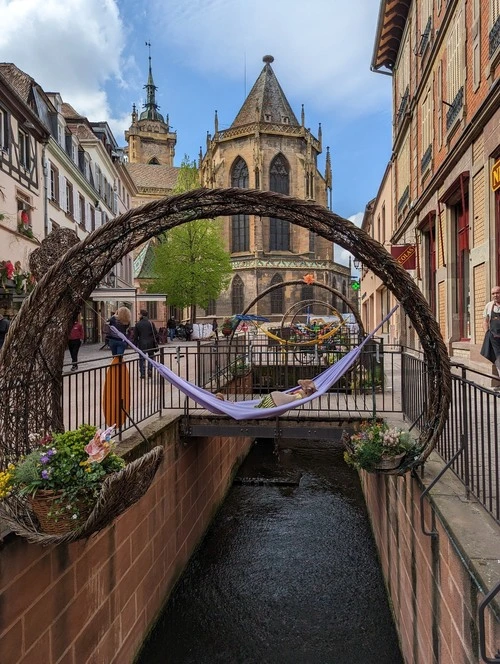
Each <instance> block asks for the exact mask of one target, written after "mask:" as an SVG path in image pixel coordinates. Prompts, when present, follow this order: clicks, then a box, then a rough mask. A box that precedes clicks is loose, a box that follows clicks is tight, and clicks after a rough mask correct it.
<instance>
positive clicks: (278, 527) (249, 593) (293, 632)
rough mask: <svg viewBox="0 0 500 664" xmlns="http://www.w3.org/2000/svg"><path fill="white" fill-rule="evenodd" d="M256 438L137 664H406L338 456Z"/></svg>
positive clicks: (352, 477)
mask: <svg viewBox="0 0 500 664" xmlns="http://www.w3.org/2000/svg"><path fill="white" fill-rule="evenodd" d="M294 445H295V446H296V447H294V448H293V449H287V450H281V451H280V453H279V455H278V456H276V455H275V454H274V451H273V447H274V446H273V443H272V441H264V440H261V441H257V442H256V443H255V445H254V446H253V448H252V450H251V452H250V454H249V455H248V457H247V459H246V461H245V463H244V464H243V466H242V467H241V468H240V470H239V472H238V475H237V478H236V480H235V482H234V484H233V487H232V489H231V491H230V492H229V494H228V496H227V499H226V501H225V503H224V505H223V506H222V508H221V509H220V510H219V513H218V514H217V517H216V518H215V520H214V522H213V524H212V526H211V528H210V530H209V532H208V533H207V535H206V537H205V538H204V540H203V542H202V544H201V546H200V548H199V549H198V551H197V552H196V553H195V555H194V556H193V558H192V560H191V561H190V564H189V565H188V567H187V569H186V571H185V573H184V575H183V576H182V578H181V580H180V581H179V583H178V584H177V586H176V588H175V590H174V592H173V594H172V596H171V598H170V601H169V602H168V604H167V605H166V607H165V609H164V611H163V613H162V615H161V617H160V619H159V621H158V623H157V624H156V626H155V628H154V630H153V632H152V633H151V635H150V637H149V639H148V641H147V642H146V643H145V644H144V646H143V649H142V651H141V653H140V654H139V657H138V659H137V660H136V664H160V663H161V664H400V663H401V664H402V661H403V660H402V658H401V654H400V651H399V646H398V641H397V635H396V631H395V628H394V625H393V623H392V617H391V612H390V609H389V605H388V601H387V597H386V594H385V589H384V584H383V579H382V575H381V572H380V568H379V565H378V560H377V553H376V549H375V545H374V542H373V539H372V535H371V530H370V525H369V521H368V515H367V512H366V508H365V505H364V501H363V495H362V492H361V487H360V484H359V480H358V476H357V473H356V472H355V471H353V470H352V469H351V468H349V467H347V466H346V464H345V463H344V461H343V458H342V454H343V453H342V450H339V449H331V447H330V446H328V445H326V444H321V443H319V442H318V443H315V442H314V441H308V442H307V443H301V444H299V445H297V443H296V442H294Z"/></svg>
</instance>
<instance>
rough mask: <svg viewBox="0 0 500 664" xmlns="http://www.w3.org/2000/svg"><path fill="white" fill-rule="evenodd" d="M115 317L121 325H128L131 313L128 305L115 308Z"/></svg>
mask: <svg viewBox="0 0 500 664" xmlns="http://www.w3.org/2000/svg"><path fill="white" fill-rule="evenodd" d="M115 317H116V318H117V319H118V320H119V321H120V323H121V324H122V325H130V320H131V314H130V309H129V308H128V307H120V308H119V309H117V310H116V313H115Z"/></svg>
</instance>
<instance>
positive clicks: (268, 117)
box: [264, 113, 271, 122]
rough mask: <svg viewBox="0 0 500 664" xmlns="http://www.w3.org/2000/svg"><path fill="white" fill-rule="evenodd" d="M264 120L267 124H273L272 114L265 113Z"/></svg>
mask: <svg viewBox="0 0 500 664" xmlns="http://www.w3.org/2000/svg"><path fill="white" fill-rule="evenodd" d="M264 120H265V121H266V122H271V114H270V113H264Z"/></svg>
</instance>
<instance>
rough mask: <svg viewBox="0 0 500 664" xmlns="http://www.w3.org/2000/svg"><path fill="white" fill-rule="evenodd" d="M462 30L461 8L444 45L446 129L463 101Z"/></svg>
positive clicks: (463, 28) (457, 115) (463, 29)
mask: <svg viewBox="0 0 500 664" xmlns="http://www.w3.org/2000/svg"><path fill="white" fill-rule="evenodd" d="M464 32H465V27H464V26H463V10H460V11H458V12H457V14H456V16H455V19H454V21H453V24H452V26H451V28H450V30H449V37H448V43H447V45H446V60H447V69H446V84H447V85H446V94H447V97H448V99H446V100H445V101H447V102H448V104H451V106H449V107H448V110H447V112H446V128H447V129H450V128H451V127H452V126H453V124H454V122H455V120H456V119H457V118H458V117H459V112H460V110H461V109H462V107H463V103H464V88H463V76H464V71H463V70H464V52H463V51H464V46H463V33H464Z"/></svg>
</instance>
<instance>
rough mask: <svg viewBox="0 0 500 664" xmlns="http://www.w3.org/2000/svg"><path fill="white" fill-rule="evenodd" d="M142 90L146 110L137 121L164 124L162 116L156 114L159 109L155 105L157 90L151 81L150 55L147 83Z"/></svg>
mask: <svg viewBox="0 0 500 664" xmlns="http://www.w3.org/2000/svg"><path fill="white" fill-rule="evenodd" d="M144 88H145V89H146V91H147V98H146V103H145V104H144V108H145V109H146V110H145V111H143V112H142V113H141V116H140V118H139V120H156V122H163V123H165V120H164V119H163V115H161V114H160V113H158V109H159V108H160V107H159V106H158V104H157V103H156V91H157V90H158V88H157V87H156V85H155V84H154V81H153V71H152V69H151V55H150V56H149V74H148V82H147V83H146V85H145V86H144Z"/></svg>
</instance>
